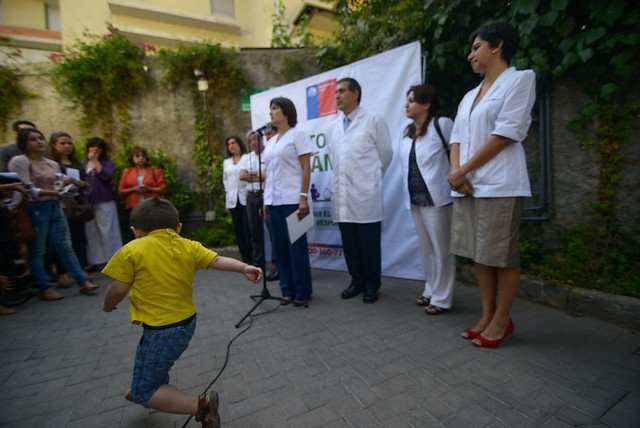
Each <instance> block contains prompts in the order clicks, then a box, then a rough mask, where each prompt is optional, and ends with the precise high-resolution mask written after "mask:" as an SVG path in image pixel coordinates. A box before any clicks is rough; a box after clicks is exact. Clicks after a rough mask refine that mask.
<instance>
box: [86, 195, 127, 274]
mask: <svg viewBox="0 0 640 428" xmlns="http://www.w3.org/2000/svg"><path fill="white" fill-rule="evenodd" d="M93 207H94V209H95V213H96V215H95V217H94V219H93V220H91V221H88V222H86V223H85V225H84V231H85V233H86V234H87V262H88V263H89V264H90V265H101V264H103V263H107V262H108V261H109V260H111V257H112V256H113V255H114V254H115V253H116V251H118V250H119V249H120V247H122V236H121V235H120V223H119V222H118V208H117V207H116V202H115V201H108V202H100V203H97V204H94V205H93Z"/></svg>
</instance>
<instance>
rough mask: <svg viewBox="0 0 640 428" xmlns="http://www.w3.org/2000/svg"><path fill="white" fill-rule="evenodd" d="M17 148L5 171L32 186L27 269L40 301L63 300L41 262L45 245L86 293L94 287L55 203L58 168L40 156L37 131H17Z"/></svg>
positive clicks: (44, 146) (43, 144)
mask: <svg viewBox="0 0 640 428" xmlns="http://www.w3.org/2000/svg"><path fill="white" fill-rule="evenodd" d="M18 148H19V149H20V151H22V153H23V155H20V156H16V157H14V158H13V159H11V162H9V170H10V171H12V172H15V173H17V174H18V176H19V177H20V179H21V180H22V181H23V182H25V183H32V184H31V193H30V194H29V201H28V203H27V211H28V213H29V217H30V219H31V223H32V225H33V228H34V230H35V238H34V239H33V240H32V241H31V242H30V243H29V266H30V267H31V272H32V273H33V276H34V278H35V280H36V284H37V285H38V287H39V288H40V298H41V299H42V300H59V299H62V298H63V296H62V294H60V293H58V292H56V291H54V290H52V289H51V285H50V284H49V275H47V271H46V269H45V261H44V256H45V253H46V250H47V244H48V245H50V246H51V247H53V249H54V251H55V252H56V253H58V254H59V255H60V257H61V258H62V261H63V262H64V265H65V267H66V268H67V271H69V273H70V274H71V276H72V277H73V279H75V281H76V283H77V284H78V285H79V286H80V292H81V293H82V294H89V293H91V292H92V291H94V290H96V289H97V288H98V286H97V285H95V284H92V283H91V282H89V280H88V279H87V276H86V275H85V273H84V271H83V270H82V267H81V266H80V262H78V258H77V257H76V254H75V252H74V251H73V247H72V246H71V236H70V234H69V226H68V225H67V220H66V219H65V217H64V214H63V212H62V206H61V205H60V201H59V198H60V195H61V190H60V187H61V183H60V181H59V177H60V175H59V174H60V165H58V163H57V162H54V161H52V160H51V159H47V158H45V157H44V154H45V151H46V150H47V141H46V140H45V138H44V135H43V134H42V132H40V131H38V130H37V129H33V128H27V129H21V130H20V131H19V132H18ZM14 198H17V199H18V200H21V199H22V194H21V193H19V192H14Z"/></svg>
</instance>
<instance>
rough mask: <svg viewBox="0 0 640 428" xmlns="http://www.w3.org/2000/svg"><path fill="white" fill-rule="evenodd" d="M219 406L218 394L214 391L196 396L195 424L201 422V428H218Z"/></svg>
mask: <svg viewBox="0 0 640 428" xmlns="http://www.w3.org/2000/svg"><path fill="white" fill-rule="evenodd" d="M219 404H220V401H219V398H218V393H217V392H215V391H210V392H207V393H206V394H200V395H199V396H198V411H197V412H196V422H201V423H202V428H220V413H218V405H219Z"/></svg>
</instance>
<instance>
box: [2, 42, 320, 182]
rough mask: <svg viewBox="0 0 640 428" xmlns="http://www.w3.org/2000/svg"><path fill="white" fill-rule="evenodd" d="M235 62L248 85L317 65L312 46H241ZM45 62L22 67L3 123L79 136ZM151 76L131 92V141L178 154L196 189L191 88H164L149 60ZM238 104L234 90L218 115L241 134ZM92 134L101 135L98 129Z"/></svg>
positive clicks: (295, 75)
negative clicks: (17, 99)
mask: <svg viewBox="0 0 640 428" xmlns="http://www.w3.org/2000/svg"><path fill="white" fill-rule="evenodd" d="M238 63H239V66H240V68H241V69H242V71H243V72H244V73H245V74H246V75H247V77H248V78H249V82H250V86H252V87H254V86H279V85H282V84H285V83H287V82H289V81H293V80H298V79H300V78H303V77H306V76H311V75H314V74H316V73H318V71H319V70H318V67H317V66H316V65H315V52H314V51H312V50H309V49H249V50H242V51H240V52H239V56H238ZM49 67H50V66H49V64H36V65H32V64H28V65H25V66H23V67H22V69H21V71H22V74H21V83H22V85H23V87H24V88H25V89H26V91H27V92H28V93H29V94H30V95H29V96H28V97H27V98H26V99H25V100H24V102H23V103H22V107H21V111H20V113H19V114H17V115H16V117H14V118H11V119H10V120H9V123H8V124H7V125H8V127H9V128H10V126H11V122H13V121H14V120H17V119H18V118H20V119H26V120H30V121H32V122H34V123H36V124H37V126H38V128H39V129H40V130H42V131H43V132H44V133H45V135H46V136H48V135H49V134H50V133H51V132H53V131H65V132H68V133H69V134H71V135H72V136H79V135H80V130H79V128H78V124H77V122H78V119H79V114H78V112H77V110H76V109H75V108H74V106H73V105H71V104H70V102H68V101H67V100H64V99H62V98H61V96H60V95H59V94H58V93H57V92H56V91H55V89H54V87H53V85H52V83H51V80H50V78H49V75H48V71H49V69H50V68H49ZM149 77H150V81H151V86H150V88H149V89H148V90H145V91H144V92H143V93H141V94H140V96H138V97H136V98H135V100H134V102H133V105H132V106H131V109H130V117H131V123H130V127H131V136H130V142H131V144H132V145H140V146H143V147H146V148H150V149H158V148H162V150H163V151H164V152H165V153H167V154H168V155H169V156H171V157H173V158H175V159H176V160H177V165H178V175H179V178H180V179H181V180H183V181H184V182H185V183H190V184H191V188H192V189H194V187H195V183H196V180H195V179H196V169H195V167H194V165H193V141H194V139H195V137H196V133H195V110H194V107H193V104H192V101H191V91H192V88H189V87H186V86H184V87H182V88H180V89H178V90H177V91H175V92H173V91H168V90H167V89H165V88H164V87H163V86H162V83H161V82H162V70H161V69H160V67H158V66H155V65H154V63H153V61H152V62H151V64H150V66H149ZM195 84H196V82H195V80H194V81H193V85H194V86H195ZM240 104H241V100H240V95H238V97H237V100H236V101H235V102H234V105H233V106H232V108H231V110H230V111H229V114H228V115H226V116H225V117H221V118H219V121H220V123H221V125H222V131H223V132H222V135H239V136H241V137H242V138H243V139H244V136H245V134H246V132H247V131H248V130H249V129H250V128H251V117H250V114H249V113H245V112H242V111H241V106H240ZM96 135H100V134H99V133H97V130H96ZM12 140H13V134H12V132H11V130H10V129H7V132H6V134H5V135H4V138H3V141H5V142H7V143H8V142H12ZM245 143H246V141H245ZM112 149H115V147H113V148H112Z"/></svg>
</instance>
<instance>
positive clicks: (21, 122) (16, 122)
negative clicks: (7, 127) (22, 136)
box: [12, 120, 37, 132]
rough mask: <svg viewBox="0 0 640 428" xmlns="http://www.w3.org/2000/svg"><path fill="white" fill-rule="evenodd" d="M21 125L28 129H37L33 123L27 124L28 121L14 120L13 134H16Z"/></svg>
mask: <svg viewBox="0 0 640 428" xmlns="http://www.w3.org/2000/svg"><path fill="white" fill-rule="evenodd" d="M22 125H27V127H29V128H37V126H36V125H35V124H34V123H33V122H29V121H28V120H16V121H15V122H13V125H12V128H13V130H14V131H15V132H18V129H20V128H21V126H22Z"/></svg>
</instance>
